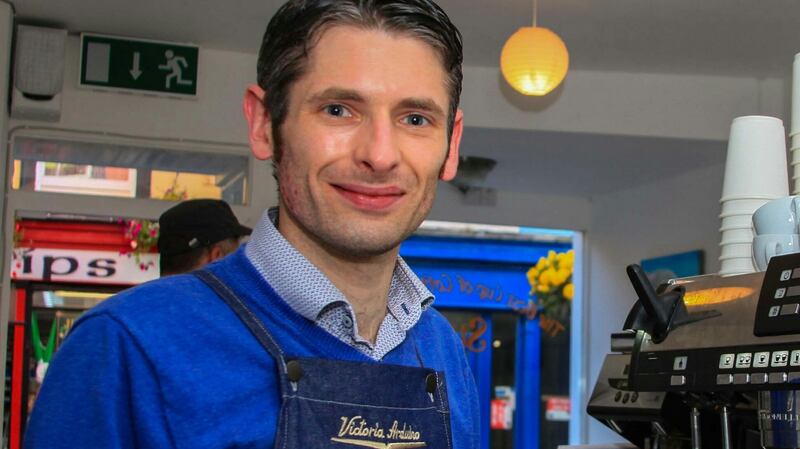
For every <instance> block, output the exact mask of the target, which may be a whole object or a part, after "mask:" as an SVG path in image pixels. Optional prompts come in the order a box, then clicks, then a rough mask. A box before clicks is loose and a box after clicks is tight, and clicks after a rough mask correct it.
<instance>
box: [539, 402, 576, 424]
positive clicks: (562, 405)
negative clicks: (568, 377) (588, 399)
mask: <svg viewBox="0 0 800 449" xmlns="http://www.w3.org/2000/svg"><path fill="white" fill-rule="evenodd" d="M570 408H571V406H570V402H569V397H567V396H550V397H548V398H547V402H546V403H545V413H544V417H545V419H547V420H548V421H569V413H570Z"/></svg>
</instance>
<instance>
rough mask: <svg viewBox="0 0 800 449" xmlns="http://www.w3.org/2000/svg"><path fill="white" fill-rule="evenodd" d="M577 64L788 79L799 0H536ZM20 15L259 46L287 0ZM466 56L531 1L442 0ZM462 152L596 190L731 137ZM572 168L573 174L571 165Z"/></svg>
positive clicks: (28, 2)
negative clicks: (713, 139) (459, 30)
mask: <svg viewBox="0 0 800 449" xmlns="http://www.w3.org/2000/svg"><path fill="white" fill-rule="evenodd" d="M538 2H539V10H538V19H539V25H540V26H546V27H548V28H551V29H553V30H554V31H556V32H557V33H558V34H559V35H560V36H561V37H562V38H563V39H564V41H565V42H566V44H567V47H568V48H569V51H570V64H571V68H572V69H579V70H602V71H626V72H636V73H684V74H710V75H727V76H750V77H779V78H786V77H788V76H789V73H790V70H791V63H792V58H793V55H794V54H795V53H797V52H798V51H800V1H798V0H538ZM11 3H13V4H14V5H15V8H16V11H17V17H18V19H20V21H21V22H26V23H38V24H42V25H56V26H60V27H65V28H68V29H69V30H71V31H91V32H96V33H106V34H118V35H127V36H134V37H143V38H150V39H159V40H167V41H177V42H191V43H195V44H198V45H200V46H202V47H205V48H214V49H220V50H233V51H240V52H246V53H255V52H257V50H258V44H259V42H260V39H261V34H262V33H263V30H264V27H265V25H266V22H267V20H268V18H269V17H270V16H271V15H272V14H273V12H274V11H275V10H276V9H277V7H278V5H279V4H281V3H282V0H224V1H220V0H137V1H135V2H133V1H130V0H59V1H53V0H11ZM439 3H440V4H441V5H442V7H443V8H444V9H445V10H446V11H447V12H448V14H449V15H450V16H451V18H452V19H453V21H454V22H455V23H456V25H457V26H458V27H459V28H460V29H461V31H462V33H463V35H464V49H465V63H466V64H468V65H479V66H497V61H498V59H499V55H500V50H501V48H502V45H503V42H504V41H505V39H506V38H507V37H508V36H509V35H510V34H511V33H512V32H513V31H515V30H516V29H517V28H518V27H521V26H529V25H530V23H531V20H532V9H533V6H532V1H531V0H439ZM462 147H463V148H462V153H463V154H467V155H483V156H487V155H490V157H492V158H494V159H497V160H498V164H497V167H495V169H494V170H493V171H492V173H491V174H490V175H489V177H488V178H487V180H486V181H485V183H484V185H485V186H488V187H494V188H497V189H501V190H511V191H527V192H537V193H551V194H565V195H579V196H585V197H592V196H594V195H598V194H603V193H608V192H613V191H616V190H620V189H624V188H631V187H634V186H637V185H641V184H643V183H647V182H650V181H654V180H657V179H659V178H665V177H671V176H674V175H675V174H678V173H681V172H684V171H687V170H692V169H698V168H703V167H708V166H711V165H716V164H722V163H724V158H725V145H724V142H703V141H689V140H676V139H656V138H640V137H629V136H617V137H615V136H605V135H591V134H564V133H555V132H533V131H511V130H498V129H480V128H469V129H467V131H466V133H465V138H464V140H463V144H462ZM565 173H568V174H569V176H565Z"/></svg>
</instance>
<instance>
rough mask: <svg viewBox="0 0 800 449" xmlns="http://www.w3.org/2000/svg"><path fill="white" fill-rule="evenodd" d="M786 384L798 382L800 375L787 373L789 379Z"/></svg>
mask: <svg viewBox="0 0 800 449" xmlns="http://www.w3.org/2000/svg"><path fill="white" fill-rule="evenodd" d="M787 382H789V383H790V384H793V383H798V382H800V373H789V378H788V379H787Z"/></svg>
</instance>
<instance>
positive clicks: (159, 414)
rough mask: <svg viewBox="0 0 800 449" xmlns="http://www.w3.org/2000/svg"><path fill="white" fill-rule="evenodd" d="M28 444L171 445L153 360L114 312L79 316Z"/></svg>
mask: <svg viewBox="0 0 800 449" xmlns="http://www.w3.org/2000/svg"><path fill="white" fill-rule="evenodd" d="M24 447H25V448H26V449H38V448H48V449H58V448H76V447H82V448H97V449H104V448H119V449H128V448H131V449H133V448H140V447H141V448H150V447H159V448H169V447H174V444H173V442H172V438H171V435H170V431H169V427H168V425H167V421H166V418H165V414H164V404H163V400H162V396H161V392H160V389H159V385H158V381H157V377H156V375H155V372H154V369H153V366H152V364H151V363H150V362H149V360H148V359H147V357H146V354H145V353H144V352H143V351H142V349H141V347H140V346H139V345H138V344H137V342H136V341H135V339H134V338H133V337H132V336H131V334H130V333H129V332H128V331H127V330H126V329H125V327H124V326H123V325H122V324H121V323H120V322H118V321H117V320H115V319H114V318H113V317H112V316H109V315H107V314H93V315H91V316H89V317H84V319H83V320H79V321H78V323H76V325H75V327H74V328H73V329H72V332H71V333H70V335H69V336H68V337H67V339H66V340H65V341H64V343H63V345H62V346H61V348H60V349H59V350H58V351H57V353H56V355H55V356H54V358H53V360H52V362H51V364H50V367H49V368H48V371H47V375H46V376H45V380H44V383H43V385H42V388H41V389H40V391H39V396H38V398H37V399H36V402H35V405H34V407H33V411H32V413H31V415H30V420H29V422H28V428H27V432H26V434H25V437H24Z"/></svg>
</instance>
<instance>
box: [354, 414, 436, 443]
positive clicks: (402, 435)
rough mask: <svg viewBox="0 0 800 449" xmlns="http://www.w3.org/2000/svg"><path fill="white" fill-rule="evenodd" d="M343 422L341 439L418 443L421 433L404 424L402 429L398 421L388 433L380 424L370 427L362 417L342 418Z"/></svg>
mask: <svg viewBox="0 0 800 449" xmlns="http://www.w3.org/2000/svg"><path fill="white" fill-rule="evenodd" d="M341 420H342V427H341V428H340V429H339V437H343V436H357V437H367V438H380V439H388V440H404V441H408V440H411V441H417V440H419V438H420V435H419V432H416V431H414V429H413V428H412V426H410V425H408V424H406V423H403V427H400V423H399V422H398V421H397V420H395V421H394V422H393V423H392V427H391V428H390V429H389V431H388V432H386V431H385V430H384V427H383V426H381V425H380V424H379V423H375V424H374V425H372V426H370V425H368V424H367V420H365V419H364V418H363V417H361V415H358V416H353V417H352V418H348V417H346V416H342V417H341Z"/></svg>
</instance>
